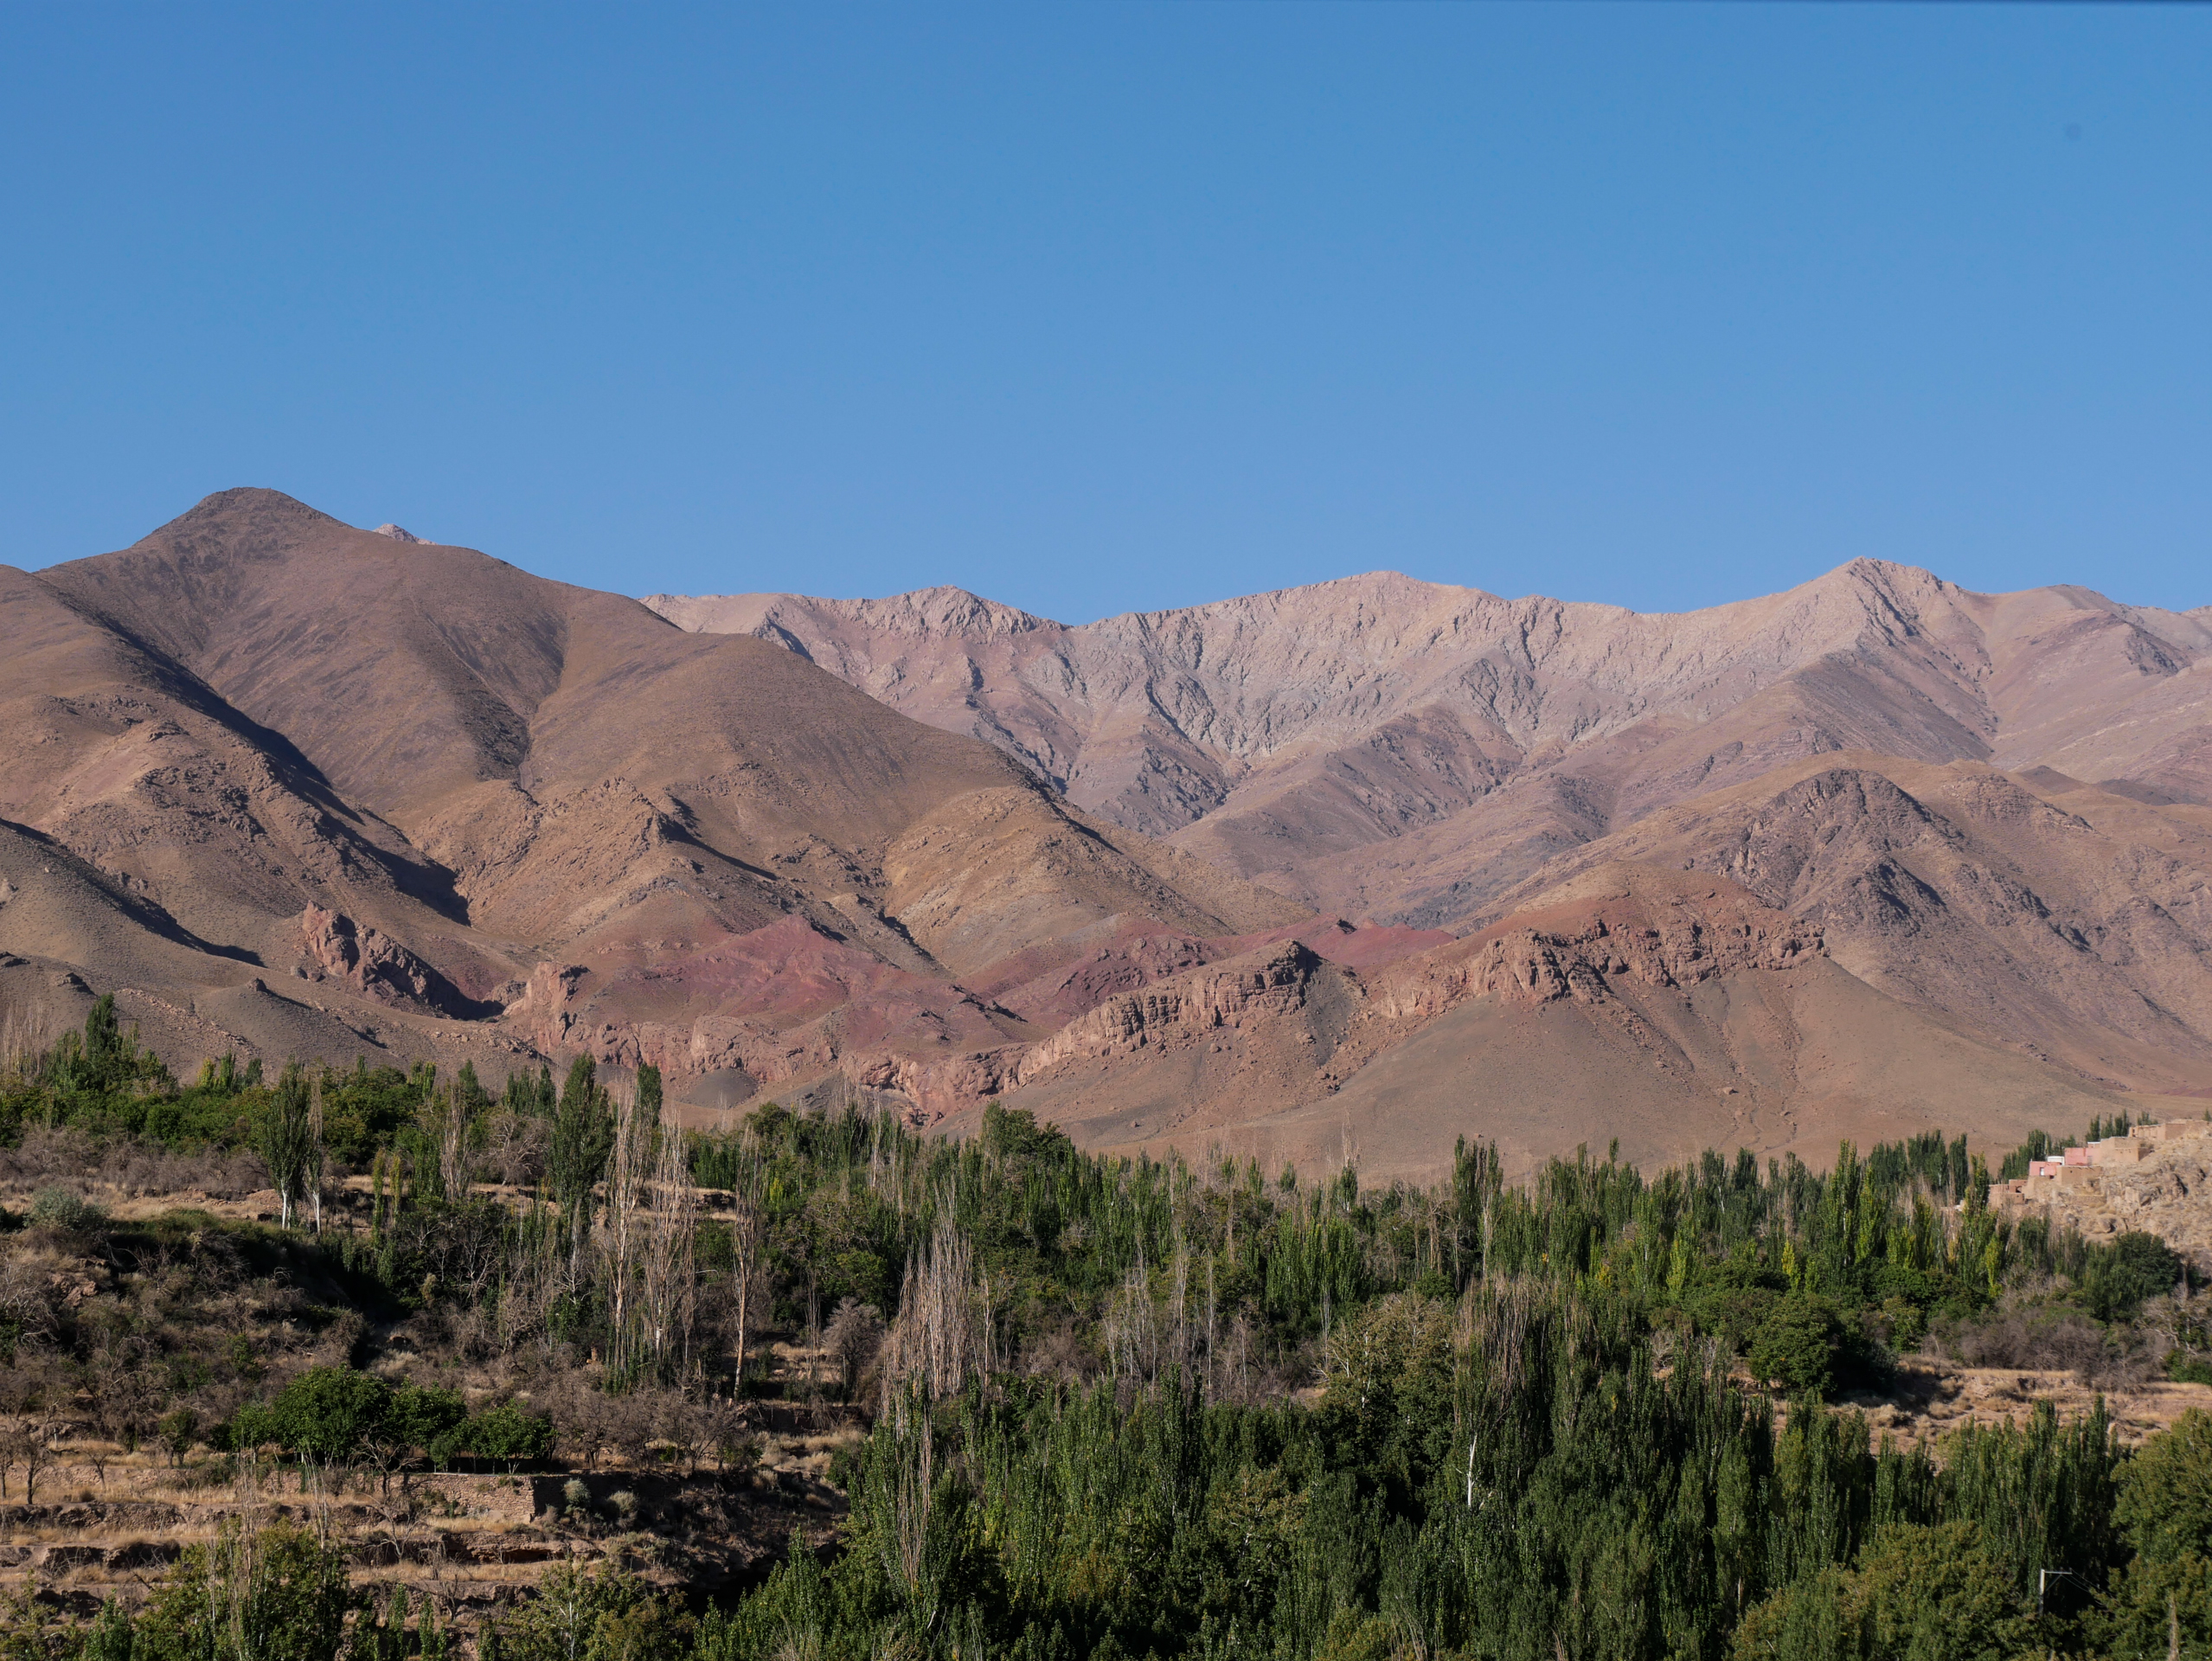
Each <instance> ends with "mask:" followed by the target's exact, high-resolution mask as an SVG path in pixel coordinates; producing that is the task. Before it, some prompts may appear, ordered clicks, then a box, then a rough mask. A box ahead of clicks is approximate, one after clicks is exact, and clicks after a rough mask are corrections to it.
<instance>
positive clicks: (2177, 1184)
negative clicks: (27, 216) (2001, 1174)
mask: <svg viewBox="0 0 2212 1661" xmlns="http://www.w3.org/2000/svg"><path fill="white" fill-rule="evenodd" d="M2174 1106H2176V1107H2177V1109H2179V1108H2181V1107H2183V1104H2181V1103H2176V1104H2174ZM2075 1151H2076V1152H2086V1153H2087V1154H2088V1155H2089V1156H2090V1163H2088V1164H2066V1163H2065V1162H2064V1161H2063V1160H2062V1159H2054V1160H2053V1161H2051V1162H2050V1165H2049V1168H2047V1169H2045V1170H2041V1171H2039V1172H2037V1173H2036V1174H2033V1175H2030V1176H2029V1177H2024V1178H2019V1179H2016V1180H2014V1181H2012V1182H2009V1183H1997V1184H1995V1185H1994V1186H1992V1187H1991V1190H1990V1194H1989V1198H1990V1203H1991V1206H1993V1207H1996V1208H1997V1209H2002V1210H2004V1211H2006V1212H2009V1213H2010V1214H2011V1215H2014V1216H2044V1217H2048V1218H2049V1220H2050V1222H2052V1224H2053V1225H2054V1226H2055V1227H2056V1228H2061V1229H2065V1228H2073V1229H2076V1230H2078V1231H2079V1232H2080V1233H2081V1234H2082V1235H2086V1236H2087V1237H2088V1238H2089V1239H2091V1240H2104V1239H2108V1238H2110V1237H2111V1236H2113V1235H2121V1234H2127V1233H2131V1232H2137V1231H2139V1232H2141V1233H2144V1234H2151V1235H2158V1237H2159V1238H2160V1239H2162V1240H2164V1241H2165V1242H2166V1243H2167V1244H2168V1245H2169V1246H2170V1247H2173V1248H2174V1249H2175V1250H2176V1251H2177V1252H2179V1253H2181V1254H2183V1255H2184V1256H2186V1257H2187V1258H2188V1259H2189V1260H2190V1262H2191V1263H2192V1264H2193V1265H2194V1266H2195V1267H2196V1270H2197V1272H2198V1273H2200V1274H2203V1273H2212V1119H2190V1118H2186V1117H2181V1116H2177V1117H2175V1118H2173V1119H2168V1120H2166V1121H2165V1122H2164V1123H2163V1124H2158V1125H2150V1126H2139V1127H2138V1129H2137V1131H2136V1132H2135V1133H2134V1134H2133V1135H2132V1136H2131V1137H2126V1138H2117V1139H2115V1140H2114V1141H2112V1142H2107V1143H2095V1144H2092V1145H2090V1146H2089V1147H2088V1148H2087V1149H2086V1150H2075Z"/></svg>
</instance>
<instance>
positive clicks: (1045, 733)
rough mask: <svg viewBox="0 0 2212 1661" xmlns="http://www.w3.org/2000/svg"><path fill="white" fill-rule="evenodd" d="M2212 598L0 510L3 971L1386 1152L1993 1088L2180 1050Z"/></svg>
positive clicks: (1717, 1134) (160, 1003)
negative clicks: (92, 523)
mask: <svg viewBox="0 0 2212 1661" xmlns="http://www.w3.org/2000/svg"><path fill="white" fill-rule="evenodd" d="M2209 625H2212V619H2208V617H2207V615H2206V613H2204V612H2191V613H2175V612H2153V611H2147V610H2143V609H2139V608H2132V607H2128V606H2120V605H2117V604H2114V603H2113V602H2111V601H2108V600H2103V599H2101V598H2100V597H2099V596H2096V595H2094V594H2091V593H2087V592H2086V591H2083V590H2079V589H2070V588H2069V589H2048V590H2037V591H2033V592H2030V593H2021V594H2013V595H1994V596H1993V595H1981V594H1974V593H1967V592H1965V591H1964V590H1961V589H1959V588H1957V587H1953V586H1952V585H1950V584H1947V583H1945V582H1943V581H1941V580H1940V579H1937V578H1935V577H1933V576H1931V575H1929V574H1927V573H1925V572H1920V571H1916V570H1912V569H1908V568H1901V567H1895V566H1888V565H1882V564H1877V563H1873V562H1869V561H1860V562H1856V563H1854V564H1852V565H1850V566H1847V567H1845V568H1842V569H1841V570H1838V571H1837V572H1834V573H1831V574H1829V575H1828V576H1826V577H1824V578H1822V579H1820V580H1818V581H1816V582H1812V583H1810V584H1807V585H1805V587H1802V588H1799V589H1796V590H1793V591H1792V592H1790V593H1785V594H1780V595H1775V596H1771V597H1768V598H1766V599H1762V600H1750V601H1745V602H1742V603H1741V604H1738V605H1734V606H1722V607H1718V608H1715V609H1713V610H1710V611H1707V612H1695V613H1689V614H1686V615H1683V616H1678V617H1651V616H1639V615H1638V614H1635V613H1632V612H1625V611H1621V610H1618V609H1615V608H1611V607H1606V606H1588V605H1573V604H1565V603H1561V602H1556V601H1551V600H1535V599H1531V600H1501V599H1498V598H1497V597H1495V596H1491V595H1488V594H1484V593H1479V592H1478V591H1475V590H1471V589H1458V588H1448V587H1438V586H1435V585H1431V584H1424V583H1417V582H1414V581H1411V580H1407V579H1405V578H1401V577H1396V576H1391V575H1387V574H1385V575H1375V576H1368V577H1359V578H1353V579H1348V580H1344V581H1341V582H1336V583H1327V584H1322V585H1318V586H1316V587H1311V588H1304V589H1293V590H1288V591H1285V592H1283V593H1274V594H1266V595H1259V596H1254V597H1252V598H1249V599H1246V600H1233V601H1227V602H1223V603H1221V604H1220V605H1215V606H1202V607H1197V608H1194V609H1191V610H1189V611H1184V612H1159V613H1147V614H1138V615H1132V616H1128V617H1122V618H1115V619H1107V620H1106V621H1105V622H1101V623H1097V624H1092V625H1084V626H1081V627H1074V628H1071V627H1066V626H1063V625H1059V624H1056V623H1053V622H1049V621H1048V620H1046V619H1040V618H1036V617H1033V616H1030V615H1029V614H1027V613H1024V612H1018V611H1016V610H1013V609H1011V608H1009V607H1006V606H998V605H995V604H992V603H991V602H989V601H987V600H979V599H978V598H976V597H975V596H972V595H969V594H965V593H960V592H959V591H956V590H949V589H935V590H927V591H924V592H921V593H915V594H910V595H905V596H901V597H897V598H895V599H893V600H876V601H831V600H808V599H803V598H798V597H793V596H786V595H741V596H733V597H722V598H713V599H672V598H669V597H666V596H657V597H655V598H654V599H652V600H651V601H649V602H647V603H644V604H640V603H639V602H637V601H634V600H627V599H624V598H622V597H620V596H617V595H613V594H607V593H595V592H593V591H589V590H585V589H580V588H575V587H568V586H566V585H562V584H559V583H554V582H550V581H547V580H542V579H540V578H536V577H533V576H531V575H529V574H528V573H526V572H524V571H522V570H520V569H517V568H516V567H514V566H511V565H509V564H507V563H505V562H503V561H499V560H497V559H492V558H490V557H488V556H486V555H482V554H478V553H475V552H472V551H471V550H468V549H464V548H451V547H446V546H442V545H439V544H435V543H430V542H422V541H420V540H419V539H416V538H414V537H412V536H410V535H407V534H406V533H401V532H399V531H398V529H397V527H394V526H388V527H385V528H384V529H382V530H381V531H366V530H360V529H354V528H352V527H349V526H346V525H343V524H342V523H339V522H337V520H334V519H332V518H330V517H329V516H326V515H324V514H321V513H318V512H317V511H316V510H313V509H311V508H309V507H307V506H305V505H304V504H302V503H298V502H296V501H293V500H292V499H291V498H290V497H284V496H281V495H279V494H278V493H276V492H273V491H225V492H222V493H221V494H219V495H217V496H215V497H209V498H208V499H207V500H206V501H205V502H203V503H201V504H200V505H199V506H198V507H196V508H195V509H193V510H191V511H190V512H189V513H187V514H185V515H184V516H183V517H181V518H179V519H177V520H176V521H174V522H172V523H170V524H168V525H165V526H163V527H162V528H161V529H158V530H157V531H155V532H153V533H152V534H151V535H149V536H147V537H146V538H144V540H143V541H141V542H138V543H137V544H134V545H133V546H132V547H131V548H126V549H125V550H123V551H121V552H119V553H115V554H109V555H100V556H99V557H96V558H92V559H87V560H80V561H74V562H71V563H68V564H65V565H61V566H57V567H54V568H50V569H48V570H45V571H42V572H39V573H36V574H29V573H24V572H21V571H16V570H13V569H10V568H0V642H4V645H5V651H4V653H0V709H4V712H5V720H4V721H0V1019H4V1020H5V1022H6V1023H8V1027H9V1031H10V1035H11V1036H12V1041H13V1042H24V1041H25V1040H26V1039H28V1038H29V1037H34V1036H36V1035H38V1034H40V1033H42V1032H45V1033H51V1032H54V1031H57V1030H59V1029H61V1028H62V1027H64V1026H66V1025H68V1024H71V1023H74V1022H75V1021H76V1020H78V1019H80V1017H81V1015H82V1011H83V1008H84V1006H85V1004H87V1002H88V1000H89V999H90V998H91V997H93V996H94V995H95V994H97V993H99V992H103V991H113V992H115V993H116V995H117V997H118V999H119V1004H120V1005H121V1007H122V1009H123V1010H124V1012H125V1015H126V1016H128V1017H129V1018H131V1020H134V1021H136V1022H137V1023H138V1024H139V1025H140V1027H141V1029H142V1030H143V1032H144V1036H145V1037H146V1038H147V1040H148V1041H149V1042H151V1043H153V1044H155V1045H156V1046H157V1047H158V1048H159V1049H161V1051H162V1052H163V1054H164V1055H167V1056H169V1057H170V1060H171V1061H172V1062H173V1063H176V1064H177V1065H180V1066H185V1067H189V1066H192V1065H195V1064H196V1063H197V1061H199V1060H200V1059H202V1057H203V1056H206V1055H211V1054H219V1053H221V1051H223V1050H225V1049H235V1050H237V1051H239V1052H240V1054H241V1055H263V1056H266V1057H268V1058H270V1059H272V1060H281V1059H283V1058H285V1057H286V1056H292V1055H299V1056H306V1055H324V1056H329V1057H330V1058H332V1059H335V1060H338V1061H350V1060H351V1059H352V1058H353V1057H354V1056H355V1055H356V1054H366V1055H371V1056H372V1057H380V1056H388V1057H391V1058H396V1059H414V1058H436V1059H439V1060H440V1061H443V1062H446V1064H448V1065H451V1064H457V1063H458V1061H460V1060H462V1059H469V1060H472V1061H475V1063H476V1064H477V1066H478V1070H479V1071H480V1072H485V1073H489V1074H491V1075H493V1076H497V1074H500V1073H502V1072H503V1071H504V1070H506V1069H507V1068H510V1067H513V1066H516V1065H520V1064H529V1065H533V1066H534V1065H535V1064H537V1062H538V1061H541V1060H556V1061H557V1060H559V1059H561V1058H563V1057H566V1056H567V1055H572V1054H574V1053H575V1052H577V1051H580V1050H588V1051H590V1052H592V1053H593V1054H594V1055H597V1056H599V1058H600V1059H601V1060H602V1061H606V1062H609V1063H611V1064H615V1065H618V1066H621V1065H634V1064H637V1063H639V1062H643V1061H651V1062H653V1063H655V1064H656V1065H657V1066H659V1067H661V1068H663V1069H664V1071H665V1072H666V1073H667V1074H669V1075H670V1079H671V1083H672V1087H673V1089H674V1091H675V1093H676V1096H677V1097H678V1098H679V1099H680V1100H683V1101H684V1102H686V1103H688V1104H689V1111H691V1112H693V1113H696V1114H702V1115H708V1116H711V1115H713V1114H715V1113H720V1112H721V1111H723V1110H725V1109H737V1108H741V1107H742V1106H745V1105H746V1104H747V1103H750V1102H753V1101H756V1100H766V1099H769V1098H771V1097H773V1098H775V1099H778V1100H785V1101H794V1100H797V1101H822V1100H837V1099H840V1098H848V1097H851V1096H854V1095H856V1094H872V1095H874V1096H875V1097H876V1098H877V1099H880V1100H886V1101H888V1102H890V1103H892V1104H894V1105H895V1106H899V1107H901V1109H902V1110H903V1111H905V1112H907V1113H909V1114H910V1115H911V1116H912V1117H913V1118H914V1119H916V1120H917V1121H919V1122H922V1123H926V1124H941V1125H943V1126H946V1128H949V1129H952V1130H956V1131H957V1130H959V1129H961V1128H962V1127H963V1126H966V1125H967V1124H969V1123H970V1122H971V1119H972V1118H973V1116H974V1115H975V1114H977V1113H978V1112H979V1111H980V1109H981V1107H982V1105H983V1104H984V1102H985V1101H987V1100H992V1099H999V1100H1008V1101H1010V1102H1015V1103H1018V1104H1020V1105H1024V1106H1034V1107H1035V1108H1036V1109H1038V1110H1039V1111H1040V1112H1041V1113H1043V1114H1045V1115H1046V1116H1047V1117H1049V1118H1053V1119H1057V1120H1058V1121H1059V1122H1061V1124H1063V1125H1066V1126H1068V1127H1069V1128H1070V1129H1071V1130H1073V1131H1074V1132H1075V1133H1076V1134H1077V1135H1078V1136H1079V1137H1080V1139H1082V1140H1083V1141H1085V1142H1086V1143H1087V1144H1088V1145H1093V1146H1104V1147H1127V1148H1136V1147H1139V1146H1144V1147H1152V1148H1158V1147H1162V1146H1165V1145H1170V1144H1172V1145H1180V1146H1183V1147H1185V1148H1186V1149H1189V1151H1194V1152H1199V1151H1203V1150H1204V1149H1205V1148H1206V1147H1207V1146H1209V1145H1221V1146H1222V1147H1224V1148H1227V1149H1231V1150H1234V1151H1249V1152H1253V1153H1256V1154H1264V1155H1265V1156H1266V1158H1269V1159H1270V1160H1276V1159H1283V1158H1287V1159H1292V1160H1295V1161H1298V1162H1300V1163H1303V1164H1329V1163H1333V1162H1335V1161H1337V1160H1338V1159H1341V1158H1344V1157H1346V1155H1347V1154H1348V1153H1356V1156H1357V1157H1358V1158H1359V1159H1360V1160H1361V1162H1362V1165H1363V1166H1364V1167H1366V1168H1367V1169H1369V1170H1372V1171H1375V1172H1376V1173H1378V1174H1407V1175H1418V1174H1426V1173H1427V1169H1428V1166H1429V1164H1433V1160H1434V1159H1435V1158H1437V1157H1439V1155H1438V1151H1439V1149H1443V1150H1448V1148H1449V1147H1450V1145H1451V1142H1452V1137H1453V1136H1454V1135H1455V1134H1459V1133H1465V1134H1468V1135H1470V1136H1475V1137H1483V1138H1495V1139H1497V1141H1498V1143H1499V1144H1500V1146H1501V1148H1502V1149H1504V1151H1506V1152H1507V1154H1508V1156H1509V1158H1511V1159H1513V1160H1516V1161H1518V1162H1522V1163H1525V1162H1527V1161H1529V1160H1530V1159H1533V1158H1537V1157H1540V1156H1542V1155H1543V1154H1548V1153H1550V1152H1554V1151H1560V1150H1562V1149H1569V1150H1571V1149H1572V1147H1573V1146H1574V1145H1575V1144H1577V1143H1580V1142H1587V1143H1591V1144H1593V1145H1598V1146H1603V1145H1605V1144H1606V1143H1607V1142H1609V1141H1611V1140H1613V1139H1615V1138H1619V1140H1620V1141H1621V1143H1622V1145H1623V1151H1624V1152H1625V1153H1626V1154H1628V1155H1630V1156H1631V1157H1632V1158H1637V1159H1638V1160H1639V1161H1644V1162H1646V1163H1650V1162H1653V1161H1658V1160H1663V1159H1665V1158H1673V1157H1677V1156H1678V1155H1681V1154H1683V1153H1686V1152H1689V1151H1694V1150H1696V1148H1698V1147H1700V1146H1702V1145H1705V1144H1707V1143H1713V1144H1716V1145H1744V1146H1748V1147H1751V1148H1754V1149H1755V1150H1759V1151H1779V1150H1780V1149H1783V1148H1795V1149H1798V1150H1800V1151H1805V1152H1806V1153H1807V1154H1808V1156H1809V1157H1814V1158H1824V1156H1825V1155H1826V1154H1827V1153H1829V1152H1832V1151H1833V1147H1834V1145H1835V1143H1836V1141H1837V1139H1838V1138H1839V1137H1841V1136H1844V1135H1850V1136H1853V1137H1856V1138H1860V1139H1862V1140H1864V1139H1870V1138H1895V1137H1896V1136H1899V1135H1901V1134H1905V1133H1907V1132H1913V1131H1916V1130H1919V1129H1921V1128H1924V1127H1926V1126H1931V1125H1935V1124H1942V1125H1946V1126H1952V1127H1954V1128H1957V1127H1970V1128H1972V1129H1973V1130H1975V1131H1976V1132H1977V1133H1978V1134H1979V1135H1982V1136H1984V1137H1986V1138H1990V1139H1991V1140H2002V1139H2004V1138H2009V1137H2012V1136H2014V1135H2015V1134H2016V1133H2017V1132H2024V1131H2025V1130H2026V1129H2027V1128H2029V1126H2034V1125H2043V1126H2051V1127H2058V1126H2070V1125H2072V1124H2074V1123H2075V1122H2076V1121H2086V1120H2087V1119H2088V1118H2089V1117H2090V1116H2091V1115H2092V1114H2093V1113H2100V1112H2109V1111H2110V1109H2111V1108H2112V1107H2113V1106H2116V1105H2120V1104H2125V1105H2128V1106H2132V1107H2134V1108H2135V1109H2137V1110H2138V1111H2141V1110H2143V1109H2145V1108H2149V1109H2151V1111H2153V1112H2157V1111H2159V1110H2160V1107H2161V1104H2164V1105H2166V1106H2171V1105H2172V1104H2173V1103H2175V1102H2183V1103H2185V1102H2187V1101H2189V1100H2194V1099H2195V1098H2196V1096H2197V1095H2198V1094H2202V1093H2212V898H2208V894H2209V893H2212V890H2208V886H2207V885H2208V877H2212V759H2208V758H2212V722H2208V720H2207V708H2206V701H2205V695H2204V688H2205V686H2206V684H2207V683H2206V681H2205V678H2204V674H2203V672H2202V669H2201V665H2202V664H2205V663H2206V662H2207V661H2208V660H2212V626H2209Z"/></svg>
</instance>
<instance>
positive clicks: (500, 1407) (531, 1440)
mask: <svg viewBox="0 0 2212 1661" xmlns="http://www.w3.org/2000/svg"><path fill="white" fill-rule="evenodd" d="M461 1438H462V1443H461V1445H462V1446H464V1447H465V1448H466V1449H467V1451H468V1452H469V1453H473V1454H475V1455H476V1456H477V1458H478V1459H498V1460H500V1461H502V1462H503V1463H504V1464H505V1465H506V1466H507V1468H508V1469H509V1470H510V1471H511V1470H513V1469H514V1468H515V1466H516V1465H518V1464H523V1463H533V1464H534V1463H535V1462H536V1461H537V1460H540V1459H544V1458H545V1457H546V1456H547V1455H548V1453H552V1452H553V1420H552V1419H551V1417H550V1416H548V1414H542V1413H530V1412H528V1411H526V1410H525V1409H523V1408H518V1407H516V1405H515V1404H514V1403H513V1402H512V1401H502V1402H500V1403H498V1404H497V1406H495V1407H490V1408H484V1410H483V1411H482V1412H481V1413H478V1414H473V1415H471V1418H470V1420H469V1421H468V1423H467V1425H465V1427H463V1428H462V1431H461Z"/></svg>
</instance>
